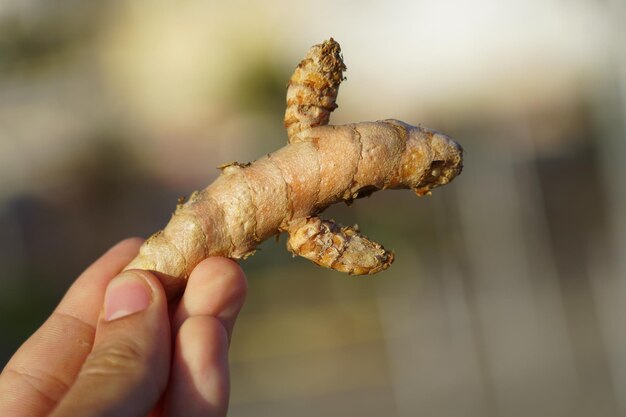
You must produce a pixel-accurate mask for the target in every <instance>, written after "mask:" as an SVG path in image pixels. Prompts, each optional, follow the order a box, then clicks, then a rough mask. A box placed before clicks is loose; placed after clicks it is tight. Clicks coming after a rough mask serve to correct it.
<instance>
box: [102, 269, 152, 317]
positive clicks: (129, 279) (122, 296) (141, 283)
mask: <svg viewBox="0 0 626 417" xmlns="http://www.w3.org/2000/svg"><path fill="white" fill-rule="evenodd" d="M151 299H152V291H151V289H150V287H149V285H148V283H147V282H146V281H145V280H144V279H143V278H141V277H140V276H138V275H136V274H133V273H129V272H124V273H122V274H121V275H118V276H117V277H116V278H114V279H113V280H112V281H111V282H110V283H109V286H108V287H107V290H106V293H105V295H104V318H105V320H106V321H111V320H115V319H119V318H122V317H126V316H128V315H131V314H133V313H137V312H139V311H142V310H145V309H146V308H148V306H149V305H150V302H151Z"/></svg>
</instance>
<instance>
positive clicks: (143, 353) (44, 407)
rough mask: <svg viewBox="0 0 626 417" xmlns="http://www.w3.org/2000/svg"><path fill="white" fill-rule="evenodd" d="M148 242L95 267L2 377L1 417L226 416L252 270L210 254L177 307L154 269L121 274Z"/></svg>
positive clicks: (122, 248)
mask: <svg viewBox="0 0 626 417" xmlns="http://www.w3.org/2000/svg"><path fill="white" fill-rule="evenodd" d="M140 244H141V241H139V240H138V239H130V240H127V241H124V242H122V243H121V244H119V245H117V246H115V247H114V248H113V249H111V250H110V251H109V252H107V253H106V254H105V255H104V256H103V257H102V258H100V259H99V260H97V261H96V262H95V263H94V264H93V265H91V266H90V267H89V268H88V269H87V270H86V271H85V272H84V273H83V274H82V275H81V276H80V277H79V278H78V279H77V280H76V282H74V284H73V285H72V286H71V287H70V289H69V290H68V292H67V294H66V295H65V297H64V298H63V300H62V301H61V302H60V303H59V305H58V306H57V308H56V309H55V310H54V312H53V313H52V315H51V316H50V317H49V318H48V319H47V320H46V322H45V323H44V324H43V325H42V326H41V327H40V328H39V329H38V330H37V332H35V333H34V334H33V335H32V336H31V337H30V338H29V339H28V340H27V341H26V342H25V343H24V344H23V345H22V346H21V347H20V349H19V350H18V351H17V353H16V354H15V355H14V356H13V357H12V358H11V360H10V361H9V362H8V363H7V365H6V367H5V368H4V370H3V371H2V374H0V416H11V417H20V416H24V417H26V416H28V417H43V416H51V417H70V416H72V417H74V416H95V415H98V416H117V417H136V416H146V415H151V416H156V415H158V416H164V417H165V416H172V417H174V416H216V417H217V416H224V415H225V414H226V410H227V407H228V396H229V375H228V354H227V351H228V345H229V339H230V335H231V334H232V330H233V326H234V323H235V319H236V318H237V314H238V312H239V310H240V308H241V306H242V304H243V302H244V299H245V295H246V280H245V277H244V275H243V272H242V271H241V269H240V268H239V267H238V266H237V264H236V263H235V262H233V261H231V260H229V259H224V258H210V259H207V260H205V261H204V262H202V263H200V264H199V265H198V266H196V268H195V269H194V270H193V271H192V273H191V275H190V277H189V282H188V288H189V289H190V291H187V292H186V293H185V294H184V295H183V297H182V298H181V299H180V300H177V301H176V304H172V303H170V304H169V306H168V303H167V298H166V295H165V291H164V290H163V288H162V286H161V284H160V282H159V280H158V279H157V277H156V276H154V275H153V274H152V273H150V272H147V271H136V270H135V271H127V272H123V273H121V274H120V271H121V270H122V268H123V267H124V266H125V265H126V264H128V261H129V260H130V259H132V258H133V257H134V256H136V255H137V252H138V250H139V246H140ZM168 307H169V311H168Z"/></svg>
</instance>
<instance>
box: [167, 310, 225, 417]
mask: <svg viewBox="0 0 626 417" xmlns="http://www.w3.org/2000/svg"><path fill="white" fill-rule="evenodd" d="M173 361H174V365H173V366H172V374H171V376H170V383H169V387H170V388H169V390H168V392H167V394H166V398H165V407H164V416H166V417H175V416H182V415H184V416H189V417H196V416H198V417H200V416H205V417H215V416H225V415H226V411H227V409H228V397H229V391H230V379H229V374H228V335H227V333H226V330H225V329H224V326H223V325H222V323H221V322H220V321H219V320H218V319H216V318H215V317H212V316H193V317H190V318H188V319H187V320H185V322H184V323H183V325H182V326H181V328H180V330H179V332H178V335H177V337H176V344H175V353H174V358H173Z"/></svg>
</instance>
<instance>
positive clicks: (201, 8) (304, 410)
mask: <svg viewBox="0 0 626 417" xmlns="http://www.w3.org/2000/svg"><path fill="white" fill-rule="evenodd" d="M625 35H626V8H625V6H624V2H622V1H621V0H613V1H611V0H573V1H572V0H567V1H566V0H525V1H519V0H515V1H513V0H473V1H469V0H422V1H409V0H406V1H383V0H370V1H354V0H353V1H331V0H318V1H316V2H293V1H287V0H277V1H271V2H270V1H257V2H253V1H244V0H234V1H230V2H218V1H207V0H187V1H182V2H168V1H155V0H135V1H131V0H115V1H108V2H88V1H81V0H55V1H46V0H2V1H0V266H1V267H2V273H1V278H0V309H1V310H0V364H4V363H5V362H6V360H8V358H9V357H10V355H11V354H12V352H13V351H14V350H15V349H16V348H17V347H18V346H19V344H20V343H21V342H22V341H23V340H25V338H26V337H27V336H28V335H29V334H30V333H31V332H33V331H34V330H35V329H36V328H37V327H38V326H39V325H40V324H41V323H42V321H43V320H44V319H45V317H46V316H47V315H48V314H49V313H50V311H51V310H52V309H53V308H54V306H55V304H56V303H57V302H58V300H59V299H60V297H61V296H62V294H63V293H64V291H65V290H66V289H67V287H68V286H69V285H70V283H71V282H72V280H73V279H74V278H75V277H76V276H77V274H78V273H79V272H80V271H81V270H82V269H83V268H84V267H86V266H87V265H88V264H89V263H90V262H91V261H92V260H94V259H95V258H96V257H98V256H99V255H100V254H101V253H102V252H103V251H104V250H105V249H107V248H108V247H110V246H111V245H113V244H114V243H115V242H117V241H119V240H121V239H123V238H125V237H127V236H133V235H138V236H143V237H146V236H148V235H149V234H151V233H152V232H153V231H155V230H156V229H159V228H161V227H162V226H163V225H164V224H165V222H166V221H167V220H168V218H169V216H170V214H171V211H172V210H173V208H174V206H175V203H176V200H177V198H178V197H179V196H183V195H189V194H190V193H191V191H193V190H196V189H199V188H203V187H204V186H205V185H206V184H208V183H209V182H210V181H211V180H212V179H213V178H215V176H216V175H217V174H218V170H216V169H215V167H216V166H218V165H220V164H221V163H224V162H229V161H233V160H238V161H242V162H245V161H251V160H254V159H255V158H256V157H258V156H259V155H263V154H265V153H267V152H269V151H272V150H274V149H276V148H278V147H280V146H282V145H283V144H284V143H285V141H286V134H285V132H284V130H283V128H282V113H283V110H284V94H285V85H286V81H287V79H288V77H289V75H290V73H291V72H292V70H293V68H294V67H295V65H296V64H297V62H298V61H299V60H300V59H301V57H302V56H303V55H304V54H305V52H306V51H307V50H308V48H309V46H311V45H312V44H315V43H319V42H321V41H322V40H324V39H327V38H328V37H330V36H333V37H334V38H335V39H337V40H338V41H339V42H340V43H341V45H342V47H343V51H344V57H345V61H346V63H347V66H348V72H347V78H348V79H347V81H346V82H345V83H344V85H342V87H341V91H340V95H339V105H340V107H339V109H338V110H337V111H336V112H335V113H334V114H333V116H332V121H333V122H334V123H337V124H339V123H347V122H356V121H360V120H377V119H384V118H398V119H401V120H405V121H407V122H409V123H412V124H418V123H422V124H424V125H426V126H429V127H432V128H435V129H437V130H441V131H443V132H445V133H447V134H449V135H450V136H452V137H454V138H456V139H457V140H458V141H459V142H460V143H462V145H463V146H464V148H465V150H466V162H465V170H464V172H463V174H462V175H461V176H460V177H459V178H457V179H456V180H455V181H454V182H453V183H452V184H450V185H449V186H447V187H445V188H442V189H438V190H435V192H434V195H433V196H432V197H427V198H420V199H418V198H416V197H415V196H414V195H413V194H412V193H409V192H397V191H394V192H384V193H379V194H377V195H374V196H372V197H371V198H369V199H364V200H359V201H358V202H357V203H356V204H354V205H353V207H351V208H345V207H335V208H333V209H331V210H330V214H328V217H334V218H335V219H337V220H339V221H341V222H343V223H345V224H352V223H358V224H359V225H360V226H361V228H362V230H364V232H365V233H366V234H368V235H369V236H371V237H373V238H374V239H375V240H378V241H381V242H382V243H383V244H385V245H386V246H387V247H389V248H392V249H393V250H395V252H396V255H397V261H396V262H395V264H394V266H393V267H392V268H391V269H390V270H388V271H386V272H384V273H382V274H380V275H377V276H374V277H367V278H349V277H345V276H343V275H340V274H338V273H335V272H330V271H326V270H322V269H320V268H318V267H315V266H314V265H312V264H309V263H308V262H306V261H304V260H300V259H293V260H292V259H291V256H290V255H289V254H288V253H287V252H286V251H285V250H284V242H285V239H284V238H283V239H282V240H281V241H280V242H279V243H278V244H277V243H276V242H274V241H271V242H267V243H265V244H264V245H263V247H262V251H261V252H260V253H258V254H257V255H256V256H254V257H253V258H251V259H249V260H247V261H245V262H243V266H244V269H245V270H246V272H247V274H248V276H249V286H250V291H249V296H248V301H247V305H246V306H245V308H244V310H243V312H242V315H241V318H240V321H239V323H238V327H237V329H236V332H235V335H234V340H233V344H232V347H231V359H232V373H233V378H232V384H233V393H232V401H231V415H233V416H241V417H245V416H257V417H258V416H292V415H297V416H319V415H326V416H343V415H360V416H390V417H393V416H398V417H403V416H415V415H424V416H446V417H448V416H466V417H467V416H552V417H558V416H567V417H575V416H596V417H602V416H621V415H626V328H625V327H624V322H625V319H626V219H625V217H624V216H625V213H626V164H625V163H624V161H623V158H626V135H625V131H626V101H625V100H626V52H625V48H624V39H626V37H625Z"/></svg>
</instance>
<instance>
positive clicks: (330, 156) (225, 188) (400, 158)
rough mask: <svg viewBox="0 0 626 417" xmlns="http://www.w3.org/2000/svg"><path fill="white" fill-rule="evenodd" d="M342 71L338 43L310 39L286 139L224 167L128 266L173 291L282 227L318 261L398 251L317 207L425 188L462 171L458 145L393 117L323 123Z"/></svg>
mask: <svg viewBox="0 0 626 417" xmlns="http://www.w3.org/2000/svg"><path fill="white" fill-rule="evenodd" d="M343 69H345V66H344V65H343V61H342V60H341V55H340V50H339V45H338V44H337V43H336V42H334V41H333V40H332V39H331V40H330V41H327V42H325V43H324V44H322V45H316V46H314V47H313V48H312V49H311V51H310V52H309V54H308V55H307V57H306V58H305V60H303V61H302V62H301V63H300V65H299V66H298V68H297V69H296V72H295V73H294V76H293V77H292V81H291V82H290V86H289V92H288V106H287V107H288V108H287V112H286V114H285V125H286V126H287V128H288V132H289V135H290V144H289V145H287V146H285V147H283V148H281V149H279V150H278V151H276V152H274V153H272V154H269V155H267V156H265V157H263V158H260V159H259V160H257V161H255V162H254V163H252V164H239V163H230V164H225V165H224V166H222V167H220V168H221V169H222V174H221V175H220V176H219V177H218V179H217V180H216V181H215V182H213V184H211V185H209V186H208V187H207V188H205V189H204V190H202V191H200V192H195V193H193V194H192V196H191V197H190V198H189V200H188V201H187V202H185V203H184V204H179V205H178V206H177V209H176V212H175V213H174V215H173V216H172V219H171V220H170V222H169V223H168V224H167V226H166V227H165V228H164V229H163V231H160V232H157V233H156V234H154V235H153V236H151V237H150V238H149V239H148V240H147V241H146V242H145V243H144V245H143V246H142V247H141V249H140V253H139V255H138V256H137V257H136V258H135V259H134V260H133V261H132V262H131V263H130V264H129V265H128V266H127V269H131V268H139V269H147V270H152V271H157V272H158V273H159V277H160V278H161V280H162V281H163V282H164V285H165V286H166V291H167V293H168V296H169V297H174V296H176V295H177V294H179V293H180V292H181V291H182V290H183V289H184V286H185V283H186V279H187V277H188V276H189V274H190V273H191V271H192V270H193V268H194V267H195V266H196V265H197V264H198V263H199V262H200V261H202V260H203V259H205V258H206V257H208V256H214V255H221V256H226V257H229V258H234V259H241V258H246V257H247V256H250V255H251V254H253V253H254V251H255V248H256V247H257V245H258V244H259V243H260V242H262V241H263V240H265V239H267V238H269V237H271V236H273V235H276V234H277V233H280V232H287V233H289V235H290V238H289V240H288V248H289V249H290V250H291V251H292V252H293V253H294V254H297V255H300V256H303V257H305V258H307V259H310V260H311V261H313V262H315V263H316V264H318V265H321V266H325V267H328V268H332V269H336V270H338V271H342V272H347V273H349V274H372V273H376V272H378V271H381V270H384V269H386V268H387V267H388V266H389V265H390V264H391V262H392V261H393V255H392V254H391V253H389V252H387V251H386V250H385V249H384V248H383V247H382V246H381V245H379V244H377V243H375V242H372V241H370V240H369V239H367V238H366V237H364V236H362V235H361V234H359V233H358V231H356V230H354V229H352V228H342V227H340V226H338V225H336V224H334V223H333V222H330V221H326V220H322V219H320V218H318V217H317V214H319V213H321V212H322V211H323V210H324V209H326V208H327V207H328V206H330V205H332V204H335V203H337V202H341V201H344V202H346V203H351V202H352V201H354V200H355V199H357V198H361V197H364V196H367V195H370V194H371V193H373V192H375V191H378V190H383V189H387V188H389V189H401V188H407V189H412V190H414V191H415V192H416V194H418V195H425V194H429V193H430V190H431V189H433V188H435V187H438V186H440V185H445V184H447V183H448V182H450V181H451V180H452V179H453V178H454V177H455V176H457V175H458V174H459V173H460V172H461V169H462V148H461V147H460V146H459V145H458V144H457V143H455V142H454V141H453V140H452V139H450V138H449V137H447V136H445V135H443V134H441V133H438V132H435V131H433V130H430V129H426V128H423V127H414V126H410V125H408V124H405V123H403V122H400V121H397V120H384V121H378V122H364V123H358V124H349V125H343V126H333V125H327V123H328V115H329V114H330V111H332V109H333V108H334V107H336V106H335V105H334V102H335V98H336V95H337V88H338V86H339V82H340V81H341V79H342V78H343V75H342V74H343V72H342V71H343ZM294 80H296V81H294ZM307 80H308V81H307ZM311 80H317V81H316V82H312V81H311ZM311 106H314V107H315V106H317V107H316V108H317V109H318V110H315V111H312V110H311V109H312V107H311ZM324 112H327V113H328V114H324Z"/></svg>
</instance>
